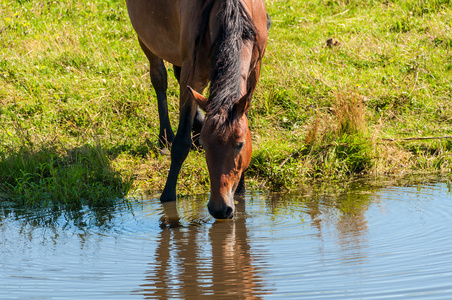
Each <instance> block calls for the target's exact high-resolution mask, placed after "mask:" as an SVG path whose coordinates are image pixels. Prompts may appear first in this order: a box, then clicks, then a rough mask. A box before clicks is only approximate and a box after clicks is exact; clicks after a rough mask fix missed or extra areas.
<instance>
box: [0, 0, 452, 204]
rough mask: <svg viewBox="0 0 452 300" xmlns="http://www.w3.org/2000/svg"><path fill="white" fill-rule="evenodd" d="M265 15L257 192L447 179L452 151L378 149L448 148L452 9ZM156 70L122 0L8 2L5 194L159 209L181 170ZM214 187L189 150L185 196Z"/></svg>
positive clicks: (421, 6)
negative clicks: (366, 179)
mask: <svg viewBox="0 0 452 300" xmlns="http://www.w3.org/2000/svg"><path fill="white" fill-rule="evenodd" d="M266 4H267V10H268V12H269V14H270V16H271V18H272V20H273V23H272V28H271V30H270V37H269V43H268V47H267V51H266V56H265V58H264V62H263V68H262V73H261V79H260V82H259V85H258V88H257V90H256V93H255V96H254V99H253V107H252V109H251V111H250V115H249V117H250V124H251V130H252V135H253V144H254V145H253V147H254V154H253V158H252V162H251V166H250V169H249V170H248V172H247V177H248V182H249V186H250V187H252V188H258V187H262V188H270V189H272V190H278V189H298V188H301V187H302V186H303V185H306V184H309V183H310V182H311V181H312V180H324V179H327V180H331V179H333V180H336V181H344V180H349V179H350V178H351V177H354V176H369V175H370V176H376V175H384V174H400V173H410V172H447V173H450V169H451V165H452V159H451V157H452V153H451V152H452V142H451V140H450V139H443V140H421V141H417V140H414V141H402V140H398V141H395V142H388V141H384V140H383V139H384V138H406V137H426V136H451V135H452V117H451V116H452V54H451V50H452V3H451V1H447V0H443V1H440V0H437V1H433V0H432V1H415V0H400V1H389V0H385V1H371V0H365V1H351V0H350V1H333V0H328V1H327V0H324V1H314V0H312V1H290V0H286V1H283V0H268V1H266ZM329 38H334V39H335V40H337V41H338V43H337V44H336V45H333V46H328V45H327V43H326V41H327V40H328V39H329ZM147 69H148V65H147V61H146V58H145V56H144V54H143V53H142V52H141V50H140V49H139V46H138V43H137V40H136V37H135V34H134V32H133V30H132V27H131V25H130V22H129V20H128V16H127V11H126V8H125V3H124V2H123V1H122V0H121V1H120V0H117V1H116V0H104V1H100V0H89V1H88V0H69V1H63V2H57V1H48V2H37V1H26V0H20V1H19V0H16V1H14V0H13V1H6V0H0V194H3V195H5V197H8V198H10V197H13V198H14V199H17V200H18V201H22V202H26V203H29V204H37V205H40V204H42V203H46V202H58V203H64V202H74V201H75V202H77V201H82V200H83V201H86V202H88V203H94V204H96V203H98V204H102V201H104V200H105V201H106V200H109V199H115V198H118V197H124V196H125V195H127V194H129V195H130V194H132V193H133V192H134V191H145V192H152V193H155V194H156V195H158V191H160V190H161V189H162V188H163V185H164V182H165V179H166V174H167V169H168V168H169V163H170V162H169V157H168V156H164V155H161V154H160V152H159V149H158V144H157V133H158V118H157V106H156V99H155V94H154V92H153V90H152V88H151V84H150V80H149V76H148V70H147ZM168 73H169V90H168V97H169V99H168V101H169V106H170V117H171V120H172V122H173V126H174V127H175V128H176V127H177V119H178V113H177V110H178V93H179V92H178V86H177V83H176V80H175V78H174V76H173V72H172V69H171V68H170V66H169V72H168ZM208 186H209V177H208V172H207V167H206V165H205V161H204V156H203V153H202V152H201V153H198V152H195V151H192V152H191V153H190V155H189V158H188V159H187V161H186V163H185V165H184V168H183V170H182V173H181V176H180V182H179V187H178V193H179V194H180V195H186V194H193V193H200V192H206V191H208ZM77 199H79V200H77Z"/></svg>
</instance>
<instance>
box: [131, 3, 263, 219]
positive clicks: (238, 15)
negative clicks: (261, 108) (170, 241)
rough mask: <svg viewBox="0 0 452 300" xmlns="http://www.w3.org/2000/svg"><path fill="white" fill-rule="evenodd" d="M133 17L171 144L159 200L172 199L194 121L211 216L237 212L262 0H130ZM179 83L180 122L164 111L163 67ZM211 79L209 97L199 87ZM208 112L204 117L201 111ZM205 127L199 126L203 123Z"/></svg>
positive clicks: (163, 137) (247, 153)
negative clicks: (203, 157)
mask: <svg viewBox="0 0 452 300" xmlns="http://www.w3.org/2000/svg"><path fill="white" fill-rule="evenodd" d="M126 2H127V9H128V12H129V16H130V20H131V23H132V25H133V27H134V29H135V31H136V32H137V35H138V39H139V42H140V46H141V48H142V49H143V52H144V53H145V54H146V56H147V58H148V59H149V63H150V75H151V81H152V84H153V86H154V88H155V91H156V94H157V101H158V111H159V118H160V133H159V139H160V142H161V143H162V144H172V148H171V167H170V170H169V174H168V178H167V180H166V184H165V188H164V189H163V192H162V195H161V197H160V200H161V201H162V202H166V201H176V184H177V179H178V176H179V173H180V170H181V167H182V163H183V162H184V160H185V159H186V157H187V155H188V153H189V150H190V147H191V145H192V129H193V130H194V131H196V134H200V141H201V142H202V145H203V147H204V150H205V152H206V162H207V166H208V169H209V175H210V183H211V196H210V201H209V203H208V207H209V212H210V213H211V214H212V216H214V217H215V218H219V219H226V218H232V217H233V215H234V199H233V197H234V193H235V192H236V191H237V190H238V188H239V187H240V186H243V180H244V177H243V172H244V171H245V169H246V168H247V167H248V165H249V163H250V159H251V151H252V147H251V133H250V130H249V126H248V118H247V112H248V109H249V108H250V103H251V97H252V95H253V92H254V90H255V88H256V85H257V81H258V78H259V73H260V64H261V60H262V57H263V55H264V50H265V47H266V44H267V35H268V34H267V26H269V25H268V24H269V23H268V20H267V13H266V11H265V6H264V2H263V1H262V0H221V1H219V0H127V1H126ZM163 60H166V61H168V62H169V63H172V64H173V66H174V73H175V75H176V78H177V80H178V82H179V85H180V102H179V110H180V116H179V127H178V129H177V134H176V136H174V134H173V131H172V128H171V124H170V121H169V118H168V107H167V98H166V89H167V73H166V68H165V65H164V63H163ZM209 82H210V90H209V98H208V99H207V98H205V97H204V96H203V95H202V92H203V90H204V89H205V88H206V86H207V85H208V83H209ZM199 108H201V109H203V110H204V111H205V112H206V116H205V119H204V116H203V113H202V112H201V111H200V110H199ZM201 128H202V129H201Z"/></svg>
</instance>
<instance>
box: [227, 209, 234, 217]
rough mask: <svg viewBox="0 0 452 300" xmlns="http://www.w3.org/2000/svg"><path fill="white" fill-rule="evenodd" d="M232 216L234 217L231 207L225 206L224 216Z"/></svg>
mask: <svg viewBox="0 0 452 300" xmlns="http://www.w3.org/2000/svg"><path fill="white" fill-rule="evenodd" d="M232 217H234V210H233V209H232V207H230V206H228V208H226V218H228V219H231V218H232Z"/></svg>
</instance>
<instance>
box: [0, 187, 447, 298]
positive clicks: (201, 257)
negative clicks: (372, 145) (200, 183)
mask: <svg viewBox="0 0 452 300" xmlns="http://www.w3.org/2000/svg"><path fill="white" fill-rule="evenodd" d="M206 201H207V196H200V197H198V198H190V199H182V200H181V201H180V202H179V203H178V204H177V207H176V206H175V205H171V204H168V205H166V206H165V207H163V206H162V205H161V204H160V203H159V201H158V199H148V200H140V201H132V202H131V204H129V205H126V204H118V205H115V206H114V207H111V208H109V209H103V210H99V209H97V210H93V209H86V210H84V211H79V212H64V211H44V210H38V211H36V210H28V211H27V210H24V209H19V208H12V207H9V206H8V205H7V204H6V205H5V204H3V207H2V208H0V213H1V214H0V299H155V298H158V299H171V298H173V299H212V298H219V299H228V298H230V299H259V298H278V299H288V298H289V299H290V298H292V299H301V298H305V299H379V298H397V297H400V298H407V299H416V298H419V299H452V241H451V237H452V196H451V190H450V186H449V185H447V184H446V183H433V184H424V185H416V186H408V187H386V188H378V189H373V190H372V191H355V192H353V191H351V192H344V193H340V194H339V195H336V196H332V195H329V196H325V195H318V194H311V195H306V194H305V195H301V194H300V195H296V194H291V195H284V196H283V195H269V194H266V193H259V192H248V193H247V195H246V197H245V200H244V201H243V200H239V202H238V204H237V210H238V215H237V217H236V218H235V219H234V220H228V221H215V220H214V219H212V218H211V217H210V215H209V214H208V212H207V208H206ZM176 214H178V216H179V218H178V217H177V215H176Z"/></svg>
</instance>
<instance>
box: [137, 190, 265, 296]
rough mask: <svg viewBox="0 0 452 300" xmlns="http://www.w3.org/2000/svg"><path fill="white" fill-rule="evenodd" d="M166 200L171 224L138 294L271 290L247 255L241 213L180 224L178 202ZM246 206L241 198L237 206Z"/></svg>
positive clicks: (256, 292)
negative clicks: (229, 217) (206, 222)
mask: <svg viewBox="0 0 452 300" xmlns="http://www.w3.org/2000/svg"><path fill="white" fill-rule="evenodd" d="M168 204H169V205H168ZM168 204H165V213H166V215H165V219H166V222H167V224H168V225H169V227H173V228H164V229H162V232H161V234H160V237H159V241H160V243H159V245H158V247H157V249H156V253H155V261H154V262H152V263H150V264H149V267H150V270H149V271H148V272H147V275H146V283H145V284H143V285H142V286H141V287H142V290H141V291H138V292H137V293H138V294H142V295H143V296H144V297H145V299H171V298H177V299H211V298H212V297H216V298H218V299H261V298H262V297H263V296H264V295H265V294H269V293H270V291H269V290H268V289H267V288H266V287H265V283H264V281H263V279H262V277H261V276H260V275H259V268H258V267H256V264H257V263H258V262H256V261H255V260H254V259H253V257H252V255H251V248H250V245H249V244H248V241H249V237H248V232H247V228H246V219H245V218H244V217H240V216H239V217H238V218H236V219H235V220H234V221H227V222H225V221H217V222H215V223H214V224H212V226H211V227H210V228H208V226H195V225H193V226H188V227H182V226H179V227H178V226H177V225H178V215H177V211H176V205H175V203H174V202H171V203H168ZM244 207H245V204H244V201H243V199H242V200H241V201H239V202H238V204H237V205H236V208H237V212H238V213H239V214H240V213H241V212H243V211H244ZM207 229H208V232H207ZM209 248H210V251H209Z"/></svg>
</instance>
